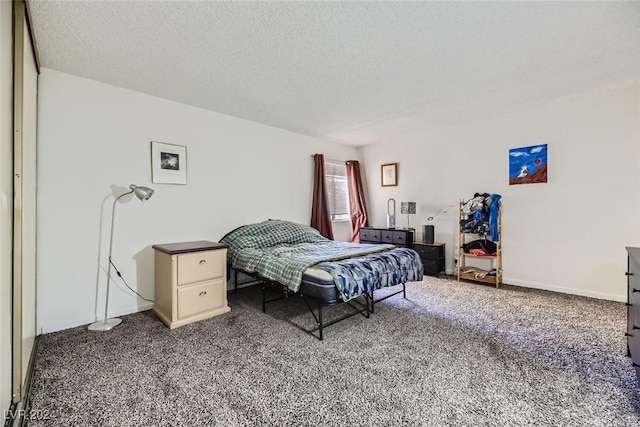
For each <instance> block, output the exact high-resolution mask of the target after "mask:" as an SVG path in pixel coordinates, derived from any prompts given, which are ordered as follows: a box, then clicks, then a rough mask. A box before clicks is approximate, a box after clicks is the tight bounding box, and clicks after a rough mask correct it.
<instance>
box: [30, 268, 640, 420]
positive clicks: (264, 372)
mask: <svg viewBox="0 0 640 427" xmlns="http://www.w3.org/2000/svg"><path fill="white" fill-rule="evenodd" d="M384 292H386V290H385V291H382V292H380V294H379V295H380V296H382V295H384ZM229 305H230V307H231V312H229V313H226V314H224V315H220V316H217V317H214V318H212V319H208V320H204V321H200V322H197V323H194V324H190V325H186V326H183V327H180V328H177V329H174V330H170V329H168V328H166V327H165V326H164V325H163V324H162V323H161V322H160V321H159V320H157V319H156V318H155V316H154V315H153V314H152V313H151V312H150V311H147V312H141V313H136V314H132V315H128V316H124V317H123V318H122V319H123V322H122V324H121V325H120V326H117V327H116V328H115V329H113V330H112V331H109V332H99V333H96V332H90V331H88V330H87V329H86V327H85V326H83V327H78V328H73V329H69V330H65V331H60V332H56V333H51V334H46V335H43V336H42V337H41V339H40V345H39V349H38V353H37V355H36V361H35V371H34V377H33V382H32V389H31V409H32V413H33V411H38V412H36V413H37V414H46V415H47V417H46V418H48V419H33V420H31V421H28V422H27V423H26V425H28V426H34V427H35V426H118V427H121V426H225V427H226V426H229V427H233V426H532V425H536V426H608V427H609V426H634V425H638V426H640V415H639V414H640V398H639V389H638V386H637V382H636V376H635V372H634V370H633V368H632V366H631V359H630V358H628V357H626V341H625V337H624V332H625V330H626V308H625V306H624V304H622V303H618V302H612V301H603V300H596V299H590V298H586V297H580V296H575V295H568V294H559V293H553V292H548V291H540V290H533V289H527V288H521V287H515V286H508V285H505V286H503V287H502V288H500V289H496V288H493V287H490V286H484V285H479V284H472V283H458V282H455V281H451V280H446V279H437V278H432V277H428V278H427V277H425V279H424V281H423V282H418V283H409V284H408V285H407V299H403V298H402V296H401V295H397V296H394V297H392V298H389V299H387V300H385V301H383V302H381V303H379V304H377V305H376V311H375V314H373V315H372V316H371V318H369V319H366V318H365V317H363V316H359V315H357V316H354V317H352V318H350V319H348V320H345V321H343V322H340V323H337V324H335V325H332V326H330V327H328V328H327V329H326V330H325V339H324V341H319V340H317V339H315V338H313V337H312V336H310V335H309V334H307V333H306V332H304V331H303V330H302V329H303V328H307V329H309V328H312V327H313V326H314V323H313V318H312V317H311V315H310V314H309V312H308V311H307V308H306V306H305V304H304V302H303V301H302V299H301V298H299V297H290V298H288V299H285V300H282V301H277V302H274V303H271V304H270V305H268V306H267V313H263V312H262V311H261V309H260V289H259V288H257V287H250V288H245V289H241V290H240V291H239V292H238V293H237V294H234V293H230V294H229ZM344 309H345V307H344V305H341V306H338V307H333V308H330V309H328V310H326V314H327V315H328V316H329V315H333V316H337V315H339V314H341V312H342V310H344ZM36 418H37V417H36Z"/></svg>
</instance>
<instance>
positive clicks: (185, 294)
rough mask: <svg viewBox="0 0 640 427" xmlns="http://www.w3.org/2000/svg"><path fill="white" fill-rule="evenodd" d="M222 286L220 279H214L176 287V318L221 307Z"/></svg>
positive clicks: (222, 302)
mask: <svg viewBox="0 0 640 427" xmlns="http://www.w3.org/2000/svg"><path fill="white" fill-rule="evenodd" d="M223 287H224V285H223V283H222V280H215V281H212V282H207V283H203V284H202V285H195V286H189V287H185V288H181V289H178V319H183V318H185V317H189V316H193V315H194V314H198V313H202V312H205V311H210V310H215V309H216V308H219V307H222V306H223V305H224V304H225V299H224V293H223ZM225 291H226V290H225Z"/></svg>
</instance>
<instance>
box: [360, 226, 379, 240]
mask: <svg viewBox="0 0 640 427" xmlns="http://www.w3.org/2000/svg"><path fill="white" fill-rule="evenodd" d="M360 241H361V242H362V243H367V242H373V243H379V242H380V230H376V229H373V228H361V229H360Z"/></svg>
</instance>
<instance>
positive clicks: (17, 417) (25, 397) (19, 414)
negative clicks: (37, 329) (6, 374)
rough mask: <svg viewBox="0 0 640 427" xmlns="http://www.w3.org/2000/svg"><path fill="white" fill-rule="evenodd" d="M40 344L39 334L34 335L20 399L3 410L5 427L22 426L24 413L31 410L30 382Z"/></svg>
mask: <svg viewBox="0 0 640 427" xmlns="http://www.w3.org/2000/svg"><path fill="white" fill-rule="evenodd" d="M39 344H40V335H36V337H35V339H34V341H33V348H32V349H31V355H30V356H29V365H28V366H27V375H26V377H25V387H24V390H23V391H22V400H21V401H20V402H15V403H12V404H11V407H10V408H9V410H8V411H6V412H5V420H4V426H5V427H22V426H23V425H24V419H25V415H26V414H29V412H30V411H31V399H30V397H31V382H32V381H33V370H34V369H35V364H36V354H37V353H38V345H39Z"/></svg>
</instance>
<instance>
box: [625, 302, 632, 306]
mask: <svg viewBox="0 0 640 427" xmlns="http://www.w3.org/2000/svg"><path fill="white" fill-rule="evenodd" d="M624 305H625V306H627V307H631V306H632V305H633V304H629V303H628V302H625V303H624Z"/></svg>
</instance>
